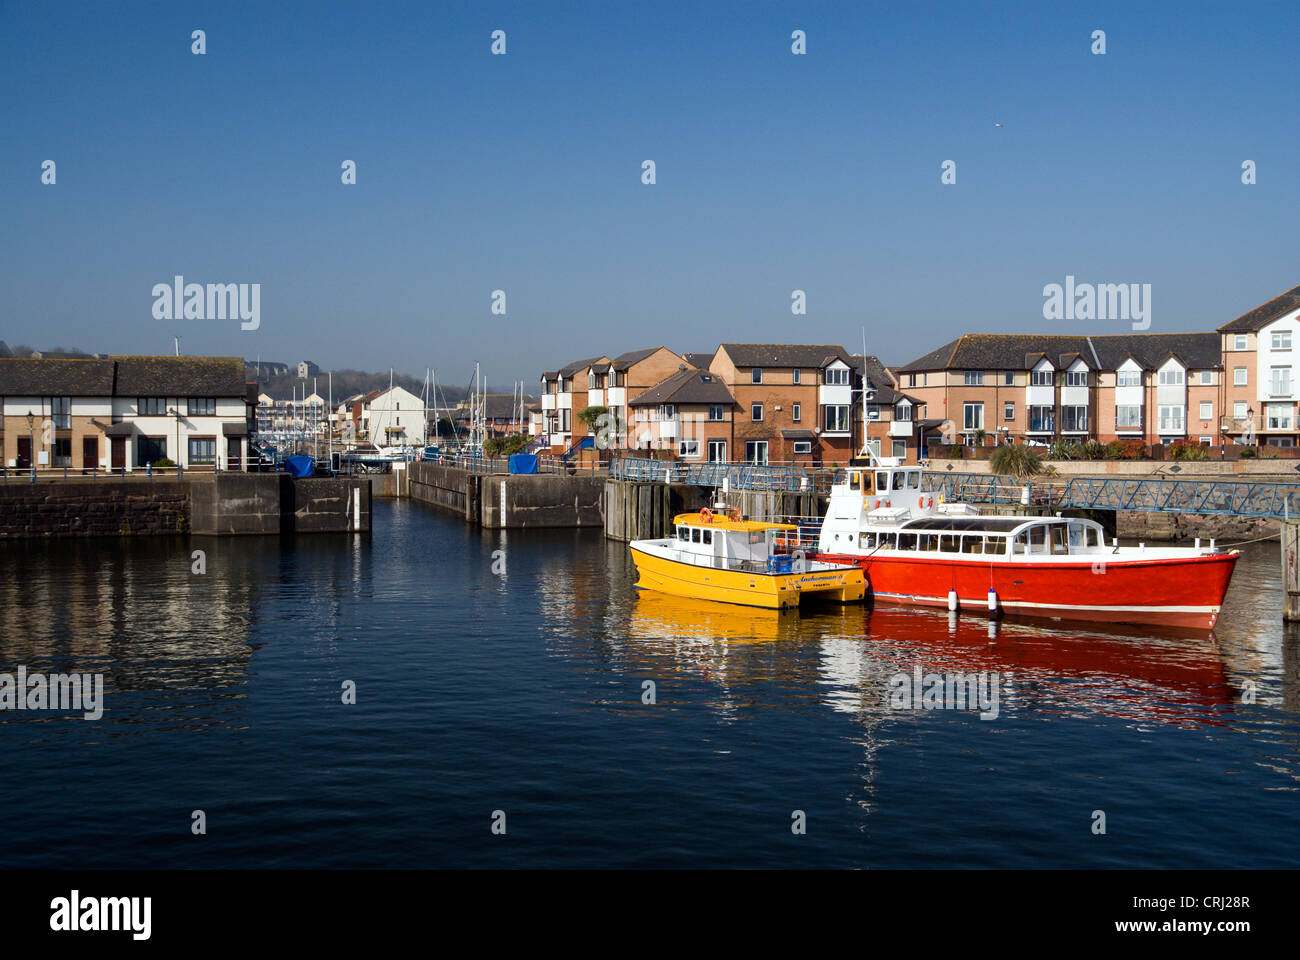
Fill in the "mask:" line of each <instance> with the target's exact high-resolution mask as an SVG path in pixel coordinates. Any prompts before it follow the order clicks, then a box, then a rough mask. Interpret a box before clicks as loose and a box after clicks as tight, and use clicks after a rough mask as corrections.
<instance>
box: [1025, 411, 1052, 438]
mask: <svg viewBox="0 0 1300 960" xmlns="http://www.w3.org/2000/svg"><path fill="white" fill-rule="evenodd" d="M1029 429H1030V430H1031V431H1032V432H1034V433H1052V432H1054V431H1055V430H1056V411H1055V409H1054V408H1052V407H1048V406H1032V407H1030V408H1029Z"/></svg>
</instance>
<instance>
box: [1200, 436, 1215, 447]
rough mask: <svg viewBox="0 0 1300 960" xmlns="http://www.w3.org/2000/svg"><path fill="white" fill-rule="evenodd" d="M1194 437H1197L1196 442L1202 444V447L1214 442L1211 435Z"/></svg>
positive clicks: (1211, 444)
mask: <svg viewBox="0 0 1300 960" xmlns="http://www.w3.org/2000/svg"><path fill="white" fill-rule="evenodd" d="M1196 439H1197V442H1198V443H1200V445H1201V446H1203V447H1209V446H1213V444H1214V438H1213V437H1197V438H1196Z"/></svg>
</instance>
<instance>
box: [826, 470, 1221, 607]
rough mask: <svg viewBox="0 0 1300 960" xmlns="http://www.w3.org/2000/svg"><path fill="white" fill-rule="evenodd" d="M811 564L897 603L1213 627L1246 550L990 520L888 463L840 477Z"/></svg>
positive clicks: (1049, 522) (1076, 526) (1093, 528)
mask: <svg viewBox="0 0 1300 960" xmlns="http://www.w3.org/2000/svg"><path fill="white" fill-rule="evenodd" d="M936 501H938V502H936ZM811 557H812V558H813V559H816V560H821V561H826V562H830V563H853V564H856V565H858V566H860V567H862V569H863V571H865V573H866V576H867V581H868V586H869V589H870V592H871V595H872V596H873V597H874V598H875V599H877V600H881V601H886V602H897V603H914V604H924V605H927V606H940V607H947V608H948V609H950V610H958V609H968V610H971V609H979V610H985V611H987V612H988V613H990V614H995V615H996V614H999V613H1003V612H1005V613H1014V614H1019V615H1024V616H1034V617H1053V618H1057V619H1066V620H1100V621H1108V622H1113V623H1150V624H1166V625H1169V626H1178V627H1191V628H1196V629H1204V630H1209V629H1212V628H1213V627H1214V625H1215V623H1216V622H1217V621H1218V618H1219V611H1220V609H1221V608H1222V606H1223V598H1224V595H1225V594H1226V593H1227V591H1228V582H1229V581H1230V580H1231V578H1232V570H1233V567H1234V566H1236V563H1237V557H1238V553H1237V551H1236V550H1229V551H1223V550H1219V549H1216V547H1215V545H1214V541H1213V540H1211V541H1210V542H1209V546H1208V547H1203V546H1201V542H1200V541H1199V540H1198V541H1197V542H1196V545H1195V546H1193V547H1185V546H1162V547H1147V546H1146V545H1145V544H1143V545H1141V546H1137V547H1121V546H1119V545H1118V543H1117V542H1112V544H1111V545H1109V546H1108V545H1107V544H1106V539H1105V534H1104V531H1103V529H1102V527H1101V525H1100V524H1098V523H1096V522H1095V521H1092V520H1086V519H1082V518H1075V517H1059V516H1058V517H1028V516H1015V515H1006V514H1001V515H980V514H979V513H978V511H976V510H975V508H974V507H972V506H971V505H970V504H963V503H948V504H945V503H943V502H942V498H941V497H936V495H935V494H934V492H933V491H928V490H926V489H924V485H923V481H922V476H921V470H920V468H918V467H900V466H897V465H896V461H895V462H891V461H888V460H876V461H875V463H873V464H871V465H866V466H860V467H852V468H850V469H848V470H844V471H840V474H839V475H837V476H836V478H835V483H834V484H833V486H832V487H831V500H830V506H829V508H828V509H827V511H826V517H825V519H824V520H823V521H822V526H821V532H820V535H819V537H818V540H817V547H816V550H815V552H813V553H812V554H811Z"/></svg>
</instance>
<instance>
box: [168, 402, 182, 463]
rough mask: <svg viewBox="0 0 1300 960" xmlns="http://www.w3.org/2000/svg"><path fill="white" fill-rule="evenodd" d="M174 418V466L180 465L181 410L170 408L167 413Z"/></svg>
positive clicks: (176, 407) (177, 407)
mask: <svg viewBox="0 0 1300 960" xmlns="http://www.w3.org/2000/svg"><path fill="white" fill-rule="evenodd" d="M167 412H168V413H170V414H173V415H174V416H175V417H176V466H177V467H179V466H180V465H181V410H180V407H179V406H175V407H172V408H171V409H170V410H168V411H167Z"/></svg>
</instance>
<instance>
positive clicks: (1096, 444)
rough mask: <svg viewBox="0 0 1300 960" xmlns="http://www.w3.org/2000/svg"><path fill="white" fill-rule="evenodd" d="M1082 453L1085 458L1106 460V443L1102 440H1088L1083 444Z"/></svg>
mask: <svg viewBox="0 0 1300 960" xmlns="http://www.w3.org/2000/svg"><path fill="white" fill-rule="evenodd" d="M1082 453H1083V459H1085V460H1105V459H1106V444H1104V443H1102V442H1101V441H1100V440H1088V441H1086V442H1085V443H1084V445H1083V451H1082Z"/></svg>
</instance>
